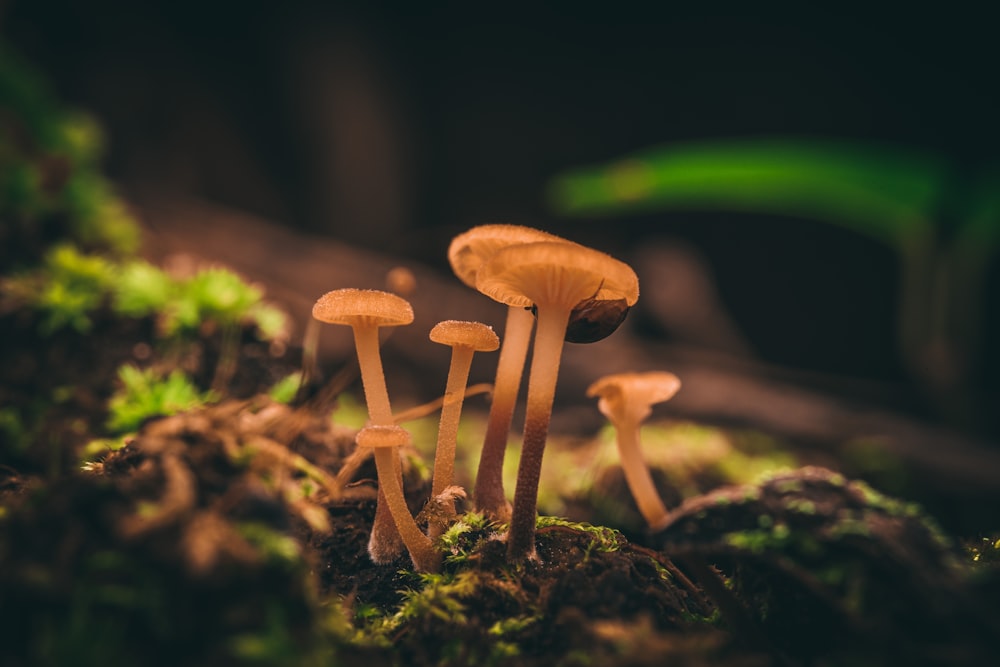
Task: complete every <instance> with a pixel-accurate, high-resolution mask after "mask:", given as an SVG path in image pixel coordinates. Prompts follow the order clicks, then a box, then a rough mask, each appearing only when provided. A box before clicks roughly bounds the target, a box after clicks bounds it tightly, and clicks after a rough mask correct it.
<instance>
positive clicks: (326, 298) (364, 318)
mask: <svg viewBox="0 0 1000 667" xmlns="http://www.w3.org/2000/svg"><path fill="white" fill-rule="evenodd" d="M312 316H313V317H315V318H316V319H317V320H319V321H320V322H328V323H330V324H346V325H348V326H355V325H367V326H379V327H394V326H400V325H403V324H410V323H411V322H413V308H412V307H411V306H410V303H409V302H408V301H407V300H406V299H404V298H402V297H399V296H396V295H395V294H391V293H389V292H383V291H381V290H373V289H354V288H347V289H338V290H333V291H332V292H327V293H326V294H324V295H323V296H321V297H320V298H319V300H317V301H316V303H315V304H314V305H313V310H312Z"/></svg>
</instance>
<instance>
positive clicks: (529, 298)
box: [476, 241, 639, 307]
mask: <svg viewBox="0 0 1000 667" xmlns="http://www.w3.org/2000/svg"><path fill="white" fill-rule="evenodd" d="M476 289H478V290H479V291H480V292H482V293H483V294H485V295H486V296H488V297H490V298H491V299H494V300H495V301H500V302H501V303H506V304H507V305H511V306H525V307H527V306H531V305H534V304H538V303H545V302H560V303H563V302H566V301H567V300H569V301H572V304H571V305H575V304H576V303H577V302H578V301H582V300H584V299H591V298H592V299H597V300H615V299H624V300H625V302H626V303H627V304H628V305H629V306H632V305H634V304H635V302H636V301H638V299H639V279H638V277H636V275H635V271H633V270H632V268H631V267H630V266H629V265H628V264H626V263H624V262H621V261H619V260H617V259H615V258H614V257H612V256H610V255H607V254H605V253H603V252H600V251H598V250H594V249H592V248H587V247H585V246H581V245H578V244H576V243H569V242H561V243H559V242H551V241H543V242H536V243H525V244H520V245H513V246H508V247H506V248H503V249H501V250H498V251H497V252H496V253H495V254H494V255H493V257H491V258H490V260H489V261H488V262H487V263H486V264H485V265H484V266H483V268H482V269H481V270H480V271H479V273H478V274H477V277H476Z"/></svg>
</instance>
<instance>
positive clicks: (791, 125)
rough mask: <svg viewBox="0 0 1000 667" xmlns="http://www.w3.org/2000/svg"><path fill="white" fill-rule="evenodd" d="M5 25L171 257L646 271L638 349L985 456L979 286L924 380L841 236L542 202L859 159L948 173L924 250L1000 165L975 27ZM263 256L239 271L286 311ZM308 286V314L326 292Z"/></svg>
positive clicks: (82, 16) (248, 6)
mask: <svg viewBox="0 0 1000 667" xmlns="http://www.w3.org/2000/svg"><path fill="white" fill-rule="evenodd" d="M3 7H4V10H3V14H2V18H0V20H2V29H3V34H4V36H5V37H6V38H7V39H8V40H9V41H10V42H11V43H12V44H13V45H14V46H15V47H16V48H18V49H19V50H20V51H21V52H22V53H23V54H24V55H25V56H26V57H27V58H28V59H29V60H31V61H32V62H34V63H35V64H36V65H37V66H38V67H39V68H40V69H41V70H42V71H44V72H45V73H46V75H47V76H48V77H49V78H50V80H51V81H52V83H53V85H54V87H55V88H56V90H57V91H58V93H59V94H60V95H61V96H62V97H63V98H64V99H65V100H67V101H68V102H70V103H72V104H74V105H79V106H80V107H83V108H86V109H89V110H91V111H92V112H93V113H94V114H95V115H96V116H97V117H98V118H99V119H100V120H101V121H102V123H103V124H104V126H105V129H106V132H107V137H108V151H107V168H108V171H109V173H110V174H111V176H112V177H113V178H115V179H116V180H117V181H118V182H119V183H120V184H121V185H122V188H123V191H124V193H125V194H126V195H127V196H129V197H130V198H131V199H132V201H134V202H136V203H137V205H138V207H139V212H140V215H141V217H143V218H144V219H145V220H146V221H147V223H148V224H149V225H150V226H151V227H152V228H153V229H154V230H156V233H157V234H159V235H160V236H159V237H156V236H154V238H159V239H160V241H161V242H162V244H163V246H164V248H166V247H167V246H170V243H171V242H172V243H174V244H176V246H170V247H171V248H173V249H175V250H186V249H191V248H192V247H197V246H198V245H199V244H200V243H206V244H207V243H209V239H208V236H210V235H207V234H205V235H204V236H201V235H200V231H204V230H199V225H201V224H203V222H204V221H205V220H208V219H210V218H211V217H212V216H211V215H208V214H206V213H205V208H204V207H205V206H207V205H211V206H213V207H215V208H212V209H211V210H212V211H213V212H214V213H213V214H212V215H217V214H219V212H220V211H231V212H233V215H227V216H225V217H226V224H225V225H223V224H222V223H221V222H220V223H219V225H218V226H217V229H219V230H224V231H225V238H223V239H221V240H219V241H218V242H217V243H218V245H219V246H222V247H224V246H226V245H227V244H228V245H231V246H234V247H236V248H238V247H239V244H237V243H235V241H236V240H237V239H238V236H239V234H240V231H239V230H241V229H244V230H257V228H256V227H253V222H252V221H251V220H250V218H246V219H245V222H243V223H241V220H244V218H242V217H240V216H243V215H245V214H249V216H252V217H256V218H261V219H264V220H269V221H271V222H273V223H279V224H281V225H283V226H285V227H287V228H289V229H292V230H295V231H296V233H298V234H301V235H307V236H305V237H304V238H307V239H311V238H315V237H320V238H326V239H330V240H332V241H333V242H339V243H343V244H349V247H350V248H360V249H364V250H367V251H372V252H374V253H378V254H379V256H388V257H395V258H400V259H403V260H407V261H413V262H417V263H419V264H420V265H421V266H426V267H427V268H428V270H429V271H430V272H431V273H430V274H429V278H430V279H432V280H433V279H434V277H440V279H441V280H442V283H443V284H445V283H446V282H447V280H448V270H447V265H446V262H445V260H444V248H445V247H446V246H447V242H448V240H449V239H450V237H451V236H452V235H453V234H455V233H457V232H459V231H462V230H464V229H466V228H468V227H469V226H472V225H475V224H480V223H483V222H511V223H519V224H527V225H532V226H537V227H541V228H543V229H546V230H548V231H552V232H555V233H558V234H561V235H564V236H567V237H570V238H572V239H574V240H577V241H581V242H584V243H587V244H590V245H593V246H594V247H598V248H601V249H604V250H606V251H608V252H611V253H612V254H615V255H617V256H620V257H622V258H623V259H626V260H628V261H630V262H631V263H632V264H633V266H635V267H636V268H637V271H639V273H640V277H641V278H642V280H643V296H642V299H641V300H640V306H639V308H638V309H637V312H635V313H634V315H633V317H632V318H630V322H629V332H630V333H631V334H634V338H629V339H628V341H629V342H638V343H646V344H648V345H651V346H657V345H661V344H663V343H668V344H672V345H678V346H681V347H682V348H683V349H685V350H689V351H690V350H694V351H695V353H705V354H710V355H722V357H724V358H725V359H728V360H730V362H729V363H739V362H740V361H739V360H753V361H752V363H758V362H762V363H763V364H764V366H763V368H766V369H771V371H770V372H772V374H774V373H777V374H778V375H780V377H782V378H783V379H785V380H789V379H791V380H792V381H794V382H795V383H796V384H798V385H801V386H808V387H812V388H815V389H819V390H822V391H824V392H831V393H833V394H834V395H841V396H846V397H849V398H850V399H852V400H855V401H858V402H859V403H861V404H871V405H873V406H878V407H883V408H889V409H892V410H895V411H899V412H902V413H905V414H909V415H912V416H916V417H918V418H920V419H923V420H928V421H931V422H935V423H938V424H941V425H946V426H950V427H952V428H956V429H959V430H961V431H964V432H967V433H970V434H978V435H985V436H995V435H996V433H997V431H998V430H1000V426H998V421H997V420H998V418H997V416H996V415H997V414H1000V398H998V395H1000V382H998V380H997V379H996V377H997V373H998V371H1000V352H998V351H997V350H996V349H995V348H991V346H990V345H988V344H982V341H987V342H988V341H990V340H995V339H996V338H997V333H998V332H1000V309H998V308H997V307H996V304H997V303H998V301H1000V297H998V295H1000V276H998V266H997V264H998V263H997V262H996V261H995V260H993V261H991V262H989V263H987V265H986V270H985V272H984V276H983V279H982V285H981V286H980V287H979V289H980V293H979V294H978V295H976V296H975V298H974V299H973V298H972V297H970V299H973V300H974V301H975V303H976V304H978V306H977V307H978V308H979V311H978V312H979V315H980V317H979V321H978V323H977V328H976V331H975V332H973V333H972V334H968V333H966V334H963V335H969V336H973V337H974V338H975V340H974V341H972V342H973V343H974V344H970V345H968V346H966V345H964V344H963V343H962V340H963V339H961V338H960V339H959V340H958V344H957V345H956V347H957V349H959V350H964V349H966V348H968V349H969V350H974V351H975V355H974V356H972V358H970V359H965V360H962V361H961V363H960V362H959V361H955V360H954V359H952V357H950V356H947V355H945V356H943V357H941V358H938V357H934V356H933V355H931V354H929V353H928V356H926V358H925V357H918V361H917V362H916V364H915V363H914V361H913V360H912V359H911V360H909V362H907V360H906V359H905V358H904V356H905V355H903V354H902V351H901V349H900V342H899V339H898V335H897V334H898V332H897V312H898V310H899V308H900V298H901V297H900V284H899V282H900V277H899V276H900V271H899V262H900V258H899V256H898V255H897V254H896V253H894V252H893V250H892V249H891V248H889V247H886V246H885V245H884V244H882V243H879V242H877V241H875V240H873V239H872V238H870V237H868V236H866V235H864V234H861V233H858V232H857V231H856V230H852V229H848V228H845V227H843V226H838V225H834V224H829V223H828V222H824V221H816V220H812V219H807V218H806V217H803V216H795V215H788V214H770V213H766V212H760V211H757V212H747V211H743V212H733V211H719V210H708V209H706V208H705V207H701V206H680V207H664V208H659V209H657V208H655V207H654V208H652V209H644V210H623V211H620V212H615V213H614V214H612V215H607V214H603V215H597V214H592V215H591V214H588V213H586V212H584V213H583V214H576V215H569V214H567V212H566V211H565V210H560V209H559V208H558V207H557V206H554V205H553V203H552V199H551V196H550V195H551V190H550V186H551V184H552V183H553V181H554V179H556V178H557V177H558V176H559V175H560V174H564V173H566V172H568V171H570V170H572V169H574V168H576V167H579V166H581V165H603V164H607V163H610V162H613V161H615V160H618V159H619V158H621V157H622V156H625V155H629V154H632V153H635V152H636V151H641V150H643V149H646V148H649V147H651V146H663V145H666V146H671V145H678V144H683V143H685V142H698V141H702V140H712V141H718V140H733V141H741V140H745V139H756V138H770V137H790V138H792V139H796V140H816V139H822V140H828V141H831V142H833V143H834V144H837V143H839V142H852V143H857V144H861V145H864V146H873V147H876V148H882V147H887V148H889V149H892V150H897V149H899V150H904V151H913V152H914V153H916V154H919V155H922V156H930V157H931V158H932V159H934V160H937V161H939V162H940V163H941V164H942V165H944V172H943V173H944V176H943V178H944V181H945V183H946V187H945V188H944V193H945V194H944V195H943V196H942V198H941V199H940V200H939V201H937V202H936V204H935V207H936V209H937V210H936V211H935V222H936V226H935V232H934V233H935V235H936V236H937V240H939V241H943V242H947V241H948V240H949V239H950V238H951V236H952V235H953V230H954V229H955V228H956V227H957V225H958V223H959V222H960V220H958V218H959V217H960V216H959V214H958V213H957V212H960V211H961V210H962V206H961V202H962V201H964V198H965V196H966V195H967V194H968V192H969V187H971V186H969V185H968V184H970V183H973V182H975V181H976V179H977V178H978V177H979V175H980V174H981V173H984V172H988V171H989V170H990V169H993V168H994V167H995V166H996V165H997V161H998V155H1000V129H998V127H997V124H996V118H997V111H998V109H997V106H996V103H995V102H994V100H993V97H994V96H993V91H992V90H991V89H992V88H993V87H994V71H995V69H994V68H995V64H996V58H995V55H994V54H993V52H992V47H991V39H992V37H991V29H990V25H989V22H988V21H986V20H985V19H984V18H983V17H979V18H977V17H976V16H974V15H969V14H965V15H962V16H947V15H946V16H942V15H940V14H937V13H935V14H931V13H928V14H920V13H919V12H917V10H913V9H909V10H907V13H906V14H905V15H903V14H897V13H892V12H888V11H883V12H878V11H874V10H871V9H868V10H867V11H866V12H865V13H864V14H852V13H848V12H844V13H827V12H821V11H818V10H808V11H804V10H797V11H793V12H787V11H782V12H777V11H775V12H766V11H763V10H761V9H760V8H759V7H754V8H753V9H752V10H751V9H732V8H721V9H716V10H713V11H710V10H709V9H707V8H694V7H669V8H666V9H661V10H659V11H657V12H655V13H649V12H634V13H633V11H632V10H631V9H630V8H629V7H628V6H625V5H623V6H621V7H618V6H616V7H614V8H612V9H613V12H612V9H609V8H607V7H605V8H604V9H603V11H600V12H596V11H595V12H593V13H590V12H587V11H585V10H579V9H574V11H573V13H568V12H565V11H558V10H555V9H544V8H536V9H533V10H531V11H530V12H515V11H514V10H509V9H505V8H502V7H491V8H490V10H491V11H488V12H487V11H486V10H484V9H477V10H474V11H473V10H470V9H469V8H468V7H467V6H465V5H461V4H455V5H439V6H436V7H431V8H428V7H410V6H409V5H407V4H404V3H398V6H393V5H391V4H385V3H361V2H357V3H351V2H348V3H326V2H315V1H309V0H295V1H292V2H286V3H264V2H245V3H241V4H239V5H235V4H234V5H233V6H232V7H231V8H226V7H224V6H223V4H221V3H220V4H219V5H218V6H212V7H206V6H205V3H195V2H187V1H182V2H161V1H156V2H149V3H129V2H125V1H124V0H98V1H96V2H90V3H86V4H83V3H73V2H69V1H68V0H51V1H49V0H33V1H30V2H29V1H24V0H22V1H13V2H7V3H5V5H3ZM186 202H193V203H190V204H186ZM175 223H176V224H175ZM185 225H187V226H186V227H185ZM248 233H249V232H248ZM171 234H174V236H172V237H171ZM261 234H265V235H266V234H270V232H261ZM171 238H172V239H173V241H171ZM268 238H271V237H268ZM226 239H229V240H230V241H229V242H227V240H226ZM309 244H310V243H309V242H305V244H304V245H306V246H308V245H309ZM293 245H295V244H294V243H293ZM300 245H301V244H300ZM264 247H265V248H268V249H270V250H274V249H276V248H278V247H279V246H277V245H273V244H264ZM164 248H155V247H154V248H152V249H150V252H151V253H152V254H154V255H156V254H158V253H160V254H164V253H165V252H166V251H165V249H164ZM251 252H252V251H251V250H250V249H248V250H246V251H245V252H244V255H246V256H249V255H250V253H251ZM344 252H345V253H347V254H352V251H351V250H349V249H347V247H346V246H345V247H344ZM254 257H255V260H254V264H253V265H249V264H248V265H247V266H242V267H240V266H238V267H237V268H239V269H241V270H243V271H245V272H248V273H251V275H254V277H257V278H260V279H268V278H269V280H268V282H269V284H270V285H274V284H277V286H278V287H279V288H280V287H281V284H282V283H286V284H288V283H292V284H293V286H297V285H298V283H297V281H298V280H299V279H298V278H296V279H291V278H289V277H288V273H287V272H283V271H281V270H278V269H277V268H267V267H264V268H261V267H260V264H261V260H259V259H256V258H257V255H254ZM264 257H265V258H266V257H267V254H266V253H265V255H264ZM228 259H230V260H232V258H231V257H230V258H228ZM272 259H273V261H274V263H275V266H276V267H281V266H290V267H294V266H295V265H296V262H297V260H296V258H295V257H292V256H288V255H287V254H286V255H280V256H279V253H273V255H272ZM382 268H383V267H381V266H380V267H379V269H378V271H381V270H382ZM333 270H334V269H333V268H331V271H333ZM435 272H436V273H435ZM375 273H377V271H375V270H373V275H374V274H375ZM331 275H336V274H333V273H331ZM313 280H314V281H315V287H314V286H313V284H310V287H309V289H314V290H317V289H318V290H321V289H323V288H322V287H320V285H322V284H324V280H323V277H322V276H319V277H314V278H313ZM330 283H331V281H327V282H326V284H327V287H328V288H333V287H337V286H343V285H339V284H330ZM366 286H377V285H366ZM455 286H457V281H456V282H455V284H454V285H453V286H452V287H455ZM298 289H299V290H302V289H303V288H301V287H299V288H298ZM442 289H445V288H443V287H442ZM456 294H457V292H456ZM317 295H318V294H312V293H310V294H306V295H304V296H302V295H300V296H301V298H302V299H303V300H304V301H305V302H308V301H310V300H311V299H313V298H315V296H317ZM428 298H429V297H428ZM455 298H456V299H458V298H460V297H458V296H455ZM477 298H479V299H481V297H477ZM429 307H432V306H429ZM473 307H477V306H473ZM448 316H451V317H456V316H458V315H456V314H455V313H451V314H450V315H448ZM414 335H417V334H414ZM421 335H422V333H421ZM415 340H416V339H415ZM609 340H611V339H609ZM976 341H979V342H978V343H977V342H976ZM609 349H610V348H609ZM622 354H625V353H624V352H623V353H622ZM939 356H940V355H939ZM654 358H660V357H656V356H655V355H654ZM688 358H690V356H689V357H688ZM717 358H718V357H714V356H713V357H712V359H717ZM698 359H701V357H698ZM942 359H943V360H942ZM925 361H926V364H927V366H928V368H923V367H922V364H924V362H925ZM569 363H570V364H571V365H572V363H573V361H572V359H571V360H570V362H569ZM915 365H916V367H915ZM960 365H962V366H963V368H962V372H961V376H962V377H961V378H960V381H958V383H957V384H954V383H953V382H952V380H950V379H948V378H950V375H949V373H951V371H952V370H953V369H952V368H951V366H955V367H958V366H960ZM931 366H933V368H930V367H931ZM571 367H572V366H571ZM774 369H780V371H774ZM928 369H929V370H928ZM609 370H622V369H618V368H611V369H609ZM925 371H926V372H925ZM955 373H957V371H955ZM955 373H951V374H955ZM942 374H943V375H944V376H945V377H946V379H945V380H944V381H941V380H940V376H941V375H942ZM594 375H596V373H594ZM928 377H930V378H931V379H930V380H929V379H928ZM934 378H937V379H934ZM950 382H952V384H949V383H950ZM954 387H958V389H957V390H956V389H954ZM578 393H579V392H578ZM955 397H959V400H955ZM679 398H682V397H679Z"/></svg>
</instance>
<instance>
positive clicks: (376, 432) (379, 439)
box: [355, 425, 411, 449]
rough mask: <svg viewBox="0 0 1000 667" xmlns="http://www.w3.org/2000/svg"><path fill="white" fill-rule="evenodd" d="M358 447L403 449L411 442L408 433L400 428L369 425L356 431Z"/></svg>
mask: <svg viewBox="0 0 1000 667" xmlns="http://www.w3.org/2000/svg"><path fill="white" fill-rule="evenodd" d="M355 442H357V443H358V447H371V448H373V449H375V448H379V447H404V446H406V445H409V444H410V442H411V439H410V432H409V431H407V430H406V429H405V428H403V427H402V426H396V425H390V426H375V425H369V426H366V427H364V428H363V429H361V430H360V431H358V435H357V436H356V437H355Z"/></svg>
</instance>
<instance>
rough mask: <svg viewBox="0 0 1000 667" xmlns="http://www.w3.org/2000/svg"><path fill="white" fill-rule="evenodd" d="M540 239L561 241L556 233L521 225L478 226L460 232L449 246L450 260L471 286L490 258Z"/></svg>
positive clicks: (455, 269) (463, 279)
mask: <svg viewBox="0 0 1000 667" xmlns="http://www.w3.org/2000/svg"><path fill="white" fill-rule="evenodd" d="M537 241H562V242H564V243H569V241H566V240H565V239H563V238H560V237H558V236H556V235H555V234H549V233H548V232H543V231H541V230H540V229H533V228H531V227H522V226H521V225H479V226H478V227H473V228H472V229H470V230H468V231H466V232H463V233H462V234H459V235H458V236H456V237H455V238H453V239H452V241H451V245H449V246H448V261H449V262H450V263H451V268H452V270H453V271H454V272H455V275H456V276H458V279H459V280H461V281H462V282H463V283H465V284H466V285H468V286H469V287H473V288H474V287H475V286H476V274H477V273H478V272H479V269H480V268H481V267H482V266H483V264H485V263H486V262H487V261H488V260H489V259H490V257H492V256H493V255H494V254H496V252H497V251H498V250H500V249H502V248H506V247H507V246H510V245H516V244H520V243H534V242H537Z"/></svg>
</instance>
